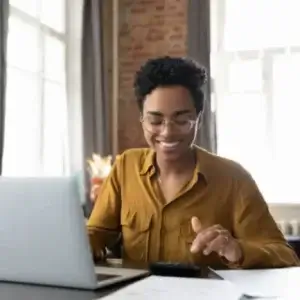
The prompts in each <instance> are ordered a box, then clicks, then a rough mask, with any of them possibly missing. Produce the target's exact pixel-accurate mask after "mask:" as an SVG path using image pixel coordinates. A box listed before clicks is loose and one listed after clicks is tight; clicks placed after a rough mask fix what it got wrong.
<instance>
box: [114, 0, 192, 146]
mask: <svg viewBox="0 0 300 300" xmlns="http://www.w3.org/2000/svg"><path fill="white" fill-rule="evenodd" d="M187 1H188V0H121V1H119V3H120V4H119V5H120V10H119V22H120V23H119V24H120V28H119V112H118V114H119V116H118V118H119V128H118V140H119V141H118V142H119V152H121V151H123V150H125V149H128V148H132V147H140V146H143V145H145V142H144V138H143V135H142V131H141V127H140V123H139V112H138V109H137V106H136V102H135V99H134V94H133V88H132V85H133V78H134V73H135V71H136V70H137V69H138V68H139V66H140V65H141V64H142V63H143V62H145V61H146V60H147V59H148V58H150V57H156V56H161V55H171V56H184V55H186V38H187V25H186V24H187Z"/></svg>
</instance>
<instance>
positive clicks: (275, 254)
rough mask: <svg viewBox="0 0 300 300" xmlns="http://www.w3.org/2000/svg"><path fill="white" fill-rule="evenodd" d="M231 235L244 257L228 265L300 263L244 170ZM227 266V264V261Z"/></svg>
mask: <svg viewBox="0 0 300 300" xmlns="http://www.w3.org/2000/svg"><path fill="white" fill-rule="evenodd" d="M236 188H237V195H238V197H237V199H236V201H235V205H234V206H235V210H234V235H235V238H237V239H238V242H239V244H240V246H241V248H242V253H243V257H242V259H241V261H240V262H239V263H237V264H232V265H231V267H237V268H272V267H274V268H275V267H288V266H296V265H299V260H298V257H297V255H296V253H295V252H294V251H293V249H292V248H291V247H290V246H289V245H288V243H287V242H286V240H285V238H284V236H283V235H282V233H281V231H280V230H279V228H278V226H277V224H276V223H275V221H274V219H273V217H272V216H271V213H270V212H269V209H268V206H267V204H266V202H265V200H264V199H263V196H262V194H261V192H260V191H259V189H258V187H257V185H256V183H255V181H254V180H253V179H252V177H251V176H250V175H248V174H247V176H245V177H244V178H243V180H240V181H239V182H238V184H237V186H236ZM229 266H230V264H229Z"/></svg>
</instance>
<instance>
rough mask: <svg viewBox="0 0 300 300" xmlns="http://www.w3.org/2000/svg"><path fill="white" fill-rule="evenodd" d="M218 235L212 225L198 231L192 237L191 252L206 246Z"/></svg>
mask: <svg viewBox="0 0 300 300" xmlns="http://www.w3.org/2000/svg"><path fill="white" fill-rule="evenodd" d="M217 236H218V231H217V230H216V229H214V228H213V227H210V228H208V229H207V230H205V231H203V232H200V233H198V235H197V236H196V238H195V239H194V241H193V243H192V246H191V249H190V251H191V252H192V253H197V252H199V251H202V250H203V249H204V248H206V246H207V244H208V243H210V242H211V241H212V240H214V239H215V238H216V237H217Z"/></svg>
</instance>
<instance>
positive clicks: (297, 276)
mask: <svg viewBox="0 0 300 300" xmlns="http://www.w3.org/2000/svg"><path fill="white" fill-rule="evenodd" d="M214 272H215V273H216V274H218V275H219V276H220V277H222V278H223V279H225V280H228V281H230V282H232V283H234V284H235V285H236V287H237V288H238V289H239V290H240V292H241V293H243V294H245V295H247V296H252V297H262V298H264V297H265V298H271V297H274V298H276V297H281V298H282V299H287V300H292V299H298V300H299V299H300V268H299V267H292V268H282V269H263V270H229V271H214ZM281 298H280V299H281Z"/></svg>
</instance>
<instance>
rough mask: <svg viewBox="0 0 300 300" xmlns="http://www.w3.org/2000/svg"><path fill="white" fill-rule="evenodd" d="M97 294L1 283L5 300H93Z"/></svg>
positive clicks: (0, 292)
mask: <svg viewBox="0 0 300 300" xmlns="http://www.w3.org/2000/svg"><path fill="white" fill-rule="evenodd" d="M97 297H99V296H97V294H96V293H95V292H91V291H82V290H71V289H63V288H55V287H45V286H38V285H27V284H20V283H4V282H1V283H0V298H1V299H3V300H4V299H5V300H13V299H20V300H41V299H42V300H52V299H53V300H54V299H55V300H92V299H95V298H97Z"/></svg>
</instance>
